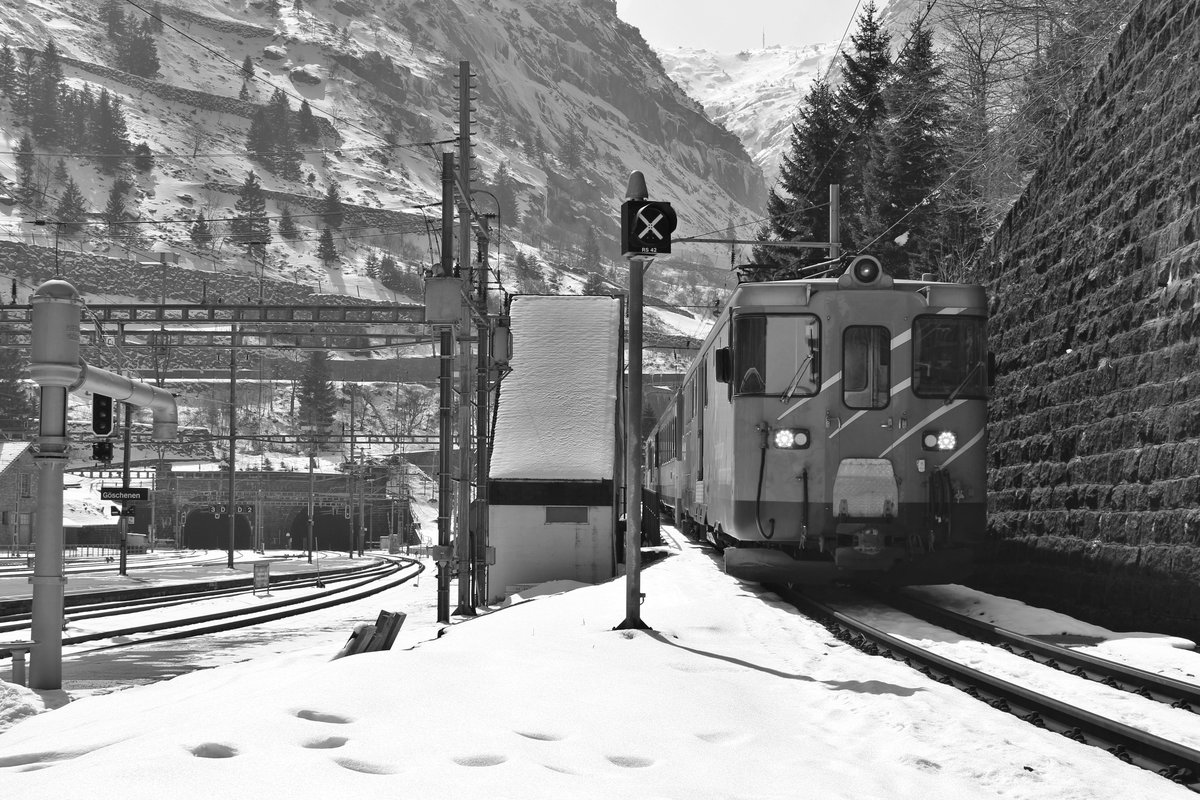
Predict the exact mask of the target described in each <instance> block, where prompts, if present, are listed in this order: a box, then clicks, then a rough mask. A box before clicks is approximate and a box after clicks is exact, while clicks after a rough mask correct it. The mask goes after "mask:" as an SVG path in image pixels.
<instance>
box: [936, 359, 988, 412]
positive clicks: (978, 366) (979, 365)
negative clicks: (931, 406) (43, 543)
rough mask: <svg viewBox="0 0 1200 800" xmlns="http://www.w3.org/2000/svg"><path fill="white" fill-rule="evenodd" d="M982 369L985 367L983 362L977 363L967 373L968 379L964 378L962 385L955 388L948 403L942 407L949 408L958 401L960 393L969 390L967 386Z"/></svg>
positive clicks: (947, 400)
mask: <svg viewBox="0 0 1200 800" xmlns="http://www.w3.org/2000/svg"><path fill="white" fill-rule="evenodd" d="M982 367H983V362H982V361H976V362H975V365H974V366H973V367H971V369H970V370H969V371H968V372H967V375H966V377H964V378H963V379H962V383H960V384H958V386H955V387H954V391H953V392H951V393H950V396H949V397H947V398H946V402H945V403H943V404H942V405H947V406H948V405H950V404H951V403H953V402H954V401H955V400H956V399H958V393H959V392H961V391H962V390H963V389H965V388H967V384H968V383H970V382H971V378H973V377H975V373H976V372H978V371H979V370H980V369H981V368H982Z"/></svg>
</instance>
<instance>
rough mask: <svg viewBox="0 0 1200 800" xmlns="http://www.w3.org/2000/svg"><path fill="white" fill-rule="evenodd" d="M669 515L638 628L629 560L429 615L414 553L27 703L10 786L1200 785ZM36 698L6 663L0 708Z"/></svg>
mask: <svg viewBox="0 0 1200 800" xmlns="http://www.w3.org/2000/svg"><path fill="white" fill-rule="evenodd" d="M666 530H667V531H668V533H670V534H672V535H674V536H676V540H677V544H676V546H675V547H674V548H672V551H671V554H670V555H668V556H667V557H666V558H664V559H663V560H662V561H660V562H659V563H656V564H654V565H652V566H650V567H649V568H647V569H646V570H645V572H644V573H643V576H642V582H641V588H642V590H643V591H644V592H645V593H646V600H645V604H644V605H643V606H642V609H641V615H642V619H643V620H644V621H645V622H646V623H647V624H649V625H650V626H652V628H653V629H652V630H649V631H615V630H613V627H614V626H615V625H617V624H619V623H620V622H621V621H622V620H623V619H624V596H625V582H624V580H623V579H618V580H616V581H612V582H609V583H606V584H602V585H599V586H580V585H577V584H568V583H556V584H546V585H544V586H542V587H539V588H538V589H535V590H533V591H532V592H531V593H530V595H529V596H527V597H524V598H517V602H514V603H512V604H511V605H509V606H507V607H504V608H501V609H496V610H494V611H493V612H492V613H488V614H485V615H482V616H481V617H479V618H474V619H459V618H455V623H454V624H453V625H451V626H442V625H439V624H437V622H436V611H435V608H436V598H435V583H434V581H433V580H432V576H431V575H427V576H426V578H425V579H424V580H423V581H422V582H421V583H420V584H419V585H411V584H410V585H408V586H406V587H404V588H401V589H396V590H392V591H390V592H389V593H387V594H385V595H379V596H377V597H376V598H371V599H370V600H368V601H363V607H362V608H361V609H360V610H359V611H358V612H356V611H355V610H354V609H351V610H341V611H337V612H332V611H331V612H323V613H326V614H330V613H333V614H340V615H341V620H340V621H339V620H336V619H333V620H331V619H329V618H316V619H313V620H308V621H307V622H306V623H304V625H305V626H307V627H308V629H309V630H308V632H307V633H304V632H303V630H302V627H301V626H300V624H299V623H296V622H288V621H281V622H280V623H272V625H275V626H280V627H276V628H272V629H268V630H261V631H248V632H245V633H242V634H236V635H237V636H240V637H241V639H242V640H243V645H244V646H243V647H231V648H225V647H218V646H217V643H216V642H210V643H209V644H208V645H205V644H204V643H201V642H197V643H194V644H192V645H190V646H191V647H192V648H193V649H194V666H196V667H198V668H200V667H209V666H215V665H216V664H217V663H220V662H223V661H231V660H237V659H245V658H247V657H250V656H254V658H253V660H248V661H241V663H225V664H224V665H222V666H219V667H218V668H214V669H201V670H200V671H196V672H192V673H190V674H186V675H182V676H180V677H176V678H173V679H171V680H167V681H162V682H159V683H154V684H149V685H145V686H139V687H134V688H129V689H126V690H124V691H118V692H115V693H112V694H106V695H101V696H89V697H84V698H82V699H78V700H76V701H75V702H71V703H69V704H67V705H65V706H63V707H61V708H58V709H57V710H54V711H49V712H46V713H41V714H38V715H36V716H33V717H32V718H29V719H26V720H24V721H22V722H20V723H18V724H16V725H15V726H13V727H12V728H11V729H9V730H8V732H6V733H4V734H2V735H0V786H2V787H3V788H4V789H5V790H6V791H5V794H6V796H36V795H42V796H49V795H52V794H58V795H61V796H69V797H79V796H85V795H86V796H87V797H89V798H95V800H107V799H108V798H113V800H116V798H121V800H136V799H137V798H156V800H158V798H161V797H163V796H169V797H172V798H180V799H184V798H210V797H212V796H214V793H223V794H229V795H232V794H234V793H237V794H239V795H243V796H256V797H267V798H270V797H289V798H318V797H327V796H331V795H334V794H336V795H337V796H342V795H347V796H353V797H356V798H375V797H378V798H385V797H386V798H395V797H438V798H458V797H464V798H465V797H471V798H481V797H486V798H518V797H519V798H556V799H557V798H565V797H570V798H613V797H622V798H688V800H695V798H756V800H760V799H761V798H797V797H821V798H856V799H857V798H889V800H891V799H892V798H909V797H922V798H988V797H995V798H1039V799H1040V798H1087V800H1096V798H1121V799H1122V800H1131V799H1133V798H1145V799H1146V800H1149V799H1150V798H1155V800H1159V799H1161V798H1171V797H1180V798H1183V797H1189V796H1191V793H1190V792H1188V791H1187V790H1186V789H1184V788H1183V787H1180V786H1177V785H1175V784H1172V783H1169V782H1167V781H1166V780H1165V779H1162V778H1159V777H1157V776H1155V775H1152V774H1150V773H1148V772H1145V771H1142V770H1139V769H1137V768H1135V767H1131V766H1128V765H1126V764H1124V763H1122V762H1120V761H1118V760H1117V759H1116V758H1114V757H1112V756H1110V755H1108V754H1106V753H1104V752H1102V751H1100V750H1097V749H1094V748H1090V747H1086V746H1083V745H1080V744H1078V743H1076V742H1073V741H1071V740H1068V739H1066V738H1064V737H1062V736H1059V735H1057V734H1053V733H1048V732H1045V731H1043V730H1039V729H1037V728H1034V727H1033V726H1031V725H1029V724H1027V723H1024V722H1021V721H1020V720H1017V719H1015V718H1014V717H1012V716H1010V715H1007V714H1004V713H1001V712H998V711H994V710H992V709H990V708H988V707H986V706H984V705H982V704H981V703H979V702H978V701H976V700H973V699H971V698H970V697H968V696H967V695H965V694H963V693H962V692H959V691H957V690H955V689H951V688H948V687H945V686H943V685H941V684H938V683H935V682H933V681H931V680H929V679H927V678H924V677H923V676H921V675H920V674H919V673H917V672H915V671H913V670H911V669H909V668H907V667H905V666H903V665H902V664H899V663H896V662H893V661H888V660H885V659H881V658H878V657H871V656H867V655H865V654H863V653H860V652H859V651H857V650H854V649H853V648H851V647H849V646H847V645H844V644H842V643H840V642H838V641H837V640H836V639H834V638H833V637H832V636H831V635H830V634H829V633H828V632H827V631H826V630H825V629H824V628H822V627H820V626H819V625H817V624H815V623H813V622H811V621H809V620H807V619H806V618H804V617H802V616H800V615H799V614H798V613H796V612H795V611H794V610H792V609H791V608H790V607H788V606H787V605H785V604H783V603H782V602H780V601H779V600H778V599H777V598H775V597H774V596H773V595H771V594H769V593H765V592H763V591H762V589H761V588H759V587H758V586H757V585H755V584H743V583H741V582H739V581H736V580H734V579H733V578H730V577H729V576H727V575H725V574H723V573H722V572H720V571H719V570H718V569H717V568H716V566H715V564H714V563H713V561H712V559H711V557H710V556H709V555H707V553H706V551H704V550H702V549H701V548H699V547H698V546H697V545H695V544H693V543H690V542H686V541H685V540H683V539H682V538H678V537H677V535H676V534H674V533H673V531H672V530H671V529H666ZM935 591H936V592H938V593H941V594H942V595H943V599H946V598H947V597H948V601H949V602H957V603H961V604H964V605H967V606H971V607H972V608H974V609H976V610H977V613H983V614H984V615H986V616H988V617H990V618H996V619H997V621H998V622H1002V623H1003V624H1006V625H1007V626H1008V627H1012V628H1014V629H1017V630H1022V629H1029V630H1033V629H1036V628H1038V627H1045V626H1047V625H1048V626H1049V628H1048V630H1052V631H1054V632H1066V633H1080V634H1085V635H1099V636H1101V637H1103V638H1105V639H1108V640H1110V645H1112V644H1120V643H1124V644H1125V645H1126V647H1125V648H1124V649H1123V652H1124V654H1125V657H1127V658H1130V659H1134V660H1141V661H1144V662H1158V663H1161V662H1166V661H1172V662H1174V661H1178V662H1179V663H1180V664H1182V665H1183V666H1181V669H1182V670H1184V671H1185V672H1187V671H1189V670H1190V672H1191V674H1192V676H1193V677H1192V680H1195V675H1196V670H1195V663H1196V658H1197V657H1196V654H1195V653H1192V652H1190V651H1188V650H1185V649H1181V648H1180V647H1179V645H1181V644H1185V643H1181V642H1179V641H1178V640H1171V639H1165V638H1162V637H1153V636H1148V635H1131V634H1115V633H1113V632H1111V631H1104V630H1103V629H1098V628H1096V627H1094V626H1091V625H1084V624H1082V623H1079V622H1076V621H1074V620H1071V619H1069V618H1064V617H1060V616H1057V615H1054V616H1050V615H1047V614H1045V613H1044V612H1041V611H1038V610H1036V609H1029V608H1027V607H1024V606H1020V605H1019V604H1012V603H1010V602H1006V601H998V600H996V599H994V598H989V597H987V596H986V595H979V594H978V593H971V592H967V591H966V590H961V589H957V588H954V587H950V588H941V589H937V590H935ZM521 600H525V602H521ZM381 607H382V608H386V609H389V610H402V611H405V612H406V613H407V614H408V619H407V621H406V623H405V626H404V628H403V630H402V631H401V634H400V637H399V639H398V640H397V642H396V645H395V647H394V648H393V649H392V650H391V651H388V652H383V653H370V654H363V655H356V656H351V657H349V658H345V659H340V660H336V661H331V660H330V658H331V656H332V654H333V653H334V652H336V650H337V648H338V646H339V645H340V644H341V643H342V642H343V641H344V640H345V637H346V633H347V631H348V630H349V627H350V626H351V624H352V623H353V622H355V621H359V618H358V617H356V616H355V614H356V613H360V614H362V615H363V616H362V618H373V617H374V612H375V611H377V610H378V609H379V608H381ZM331 623H332V624H331ZM270 631H274V632H275V635H272V634H271V633H270ZM1034 632H1036V631H1034ZM1043 632H1044V631H1043ZM913 633H914V635H919V633H920V632H919V631H914V632H913ZM442 634H444V635H442ZM234 636H235V634H228V635H226V638H227V639H229V638H231V637H234ZM1131 642H1135V643H1137V645H1138V647H1137V648H1131V647H1129V646H1128V645H1129V644H1130V643H1131ZM226 643H227V644H228V643H229V642H226ZM160 647H161V646H160ZM123 657H124V658H129V659H133V658H137V657H138V656H137V655H136V654H134V653H128V654H126V655H125V656H123ZM142 657H143V658H153V657H154V654H153V653H152V652H149V653H144V654H142ZM175 657H178V653H176V654H175ZM1188 665H1190V666H1188ZM47 694H48V695H54V694H55V693H47ZM63 699H65V698H63V697H53V696H52V697H47V698H45V700H47V701H50V702H51V704H53V703H54V702H59V701H61V700H63ZM42 702H43V698H39V697H38V696H37V695H36V694H35V693H33V692H30V691H28V690H25V689H21V688H19V687H13V686H10V685H7V684H0V715H5V716H11V715H19V714H27V713H30V711H31V710H35V708H36V707H37V706H39V704H41V703H42ZM1177 713H1178V714H1180V715H1181V717H1180V718H1181V719H1185V718H1186V719H1187V720H1188V723H1187V724H1190V725H1194V724H1195V723H1194V717H1192V716H1191V715H1187V714H1186V712H1182V711H1179V712H1177ZM81 792H83V793H84V794H81Z"/></svg>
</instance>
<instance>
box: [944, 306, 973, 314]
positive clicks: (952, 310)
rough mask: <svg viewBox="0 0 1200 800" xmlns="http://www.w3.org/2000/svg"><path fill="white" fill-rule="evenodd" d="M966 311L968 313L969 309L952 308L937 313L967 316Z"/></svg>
mask: <svg viewBox="0 0 1200 800" xmlns="http://www.w3.org/2000/svg"><path fill="white" fill-rule="evenodd" d="M966 311H967V309H965V308H958V307H957V306H952V307H950V308H939V309H938V311H937V313H939V314H965V313H966Z"/></svg>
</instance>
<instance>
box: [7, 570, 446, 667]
mask: <svg viewBox="0 0 1200 800" xmlns="http://www.w3.org/2000/svg"><path fill="white" fill-rule="evenodd" d="M423 570H424V565H422V564H421V563H420V562H418V561H414V560H412V559H406V558H395V557H385V558H381V559H376V560H374V561H373V562H372V563H371V564H370V565H368V566H364V567H359V568H356V569H352V570H341V571H336V572H330V571H325V572H323V573H322V574H321V575H320V576H319V577H318V576H316V575H303V576H295V577H291V576H287V577H284V578H283V579H282V580H279V579H273V580H272V581H271V589H273V590H279V589H293V588H306V587H308V586H312V587H315V588H318V589H319V590H318V591H316V592H309V593H306V594H304V595H302V596H297V597H292V598H285V599H280V600H273V601H269V602H265V603H259V604H256V605H254V606H239V607H235V608H226V609H221V610H216V611H211V612H208V613H199V614H196V613H192V614H182V615H180V616H173V617H171V618H169V619H163V618H162V616H161V614H158V615H155V618H154V619H150V620H145V621H142V622H138V623H131V624H126V625H121V626H114V627H109V626H104V628H103V629H102V630H94V631H89V632H87V633H80V634H76V635H72V636H65V637H63V641H62V643H63V647H64V648H70V651H69V652H66V653H64V657H65V658H71V657H78V656H82V655H86V654H88V653H93V652H97V651H99V650H111V649H115V648H121V647H131V646H134V645H138V644H146V643H149V642H155V641H167V640H171V639H181V638H186V637H191V636H200V635H204V634H209V633H219V632H223V631H228V630H233V629H236V628H244V627H248V626H251V625H259V624H262V623H265V622H271V621H274V620H278V619H284V618H286V617H291V616H297V615H300V614H305V613H308V612H311V611H316V610H319V609H324V608H330V607H332V606H336V605H341V604H343V603H349V602H352V601H354V600H359V599H361V598H364V597H369V596H370V595H373V594H377V593H379V592H382V591H384V590H386V589H390V588H392V587H393V586H398V585H399V584H401V583H404V582H405V581H408V580H411V579H412V578H414V577H416V576H417V575H419V574H420V573H421V572H422V571H423ZM184 588H190V589H193V591H185V592H181V593H177V594H174V595H171V596H170V597H166V598H164V597H161V596H157V597H143V598H141V599H140V600H134V601H129V600H121V601H106V602H100V603H95V604H90V605H89V604H81V605H77V606H72V607H71V608H69V609H68V614H69V622H71V623H77V622H80V621H83V620H96V619H107V618H111V617H115V616H123V615H126V614H137V613H140V612H146V611H162V610H163V609H164V608H166V607H180V608H186V607H188V606H192V605H194V604H196V603H198V602H203V601H207V600H220V599H222V598H228V597H230V596H233V595H245V593H246V582H245V581H240V582H239V585H237V586H228V585H226V586H221V587H214V588H208V589H205V590H200V591H194V587H184ZM28 627H29V622H28V617H27V616H26V617H25V619H24V621H23V624H22V621H19V620H12V621H9V622H6V623H4V624H3V625H0V633H2V632H7V631H13V630H27V629H28ZM117 637H120V638H121V641H120V642H112V643H109V644H105V645H103V646H100V647H92V648H85V649H76V648H77V647H78V646H79V645H86V644H88V643H90V642H98V641H104V640H109V639H114V638H117ZM8 655H9V654H8V653H7V652H0V658H2V657H7V656H8Z"/></svg>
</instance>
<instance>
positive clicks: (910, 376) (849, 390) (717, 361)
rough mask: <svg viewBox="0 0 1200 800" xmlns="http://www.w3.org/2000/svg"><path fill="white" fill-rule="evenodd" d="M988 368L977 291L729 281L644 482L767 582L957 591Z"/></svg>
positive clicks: (979, 504) (974, 531) (879, 272)
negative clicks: (732, 284)
mask: <svg viewBox="0 0 1200 800" xmlns="http://www.w3.org/2000/svg"><path fill="white" fill-rule="evenodd" d="M994 372H995V361H994V358H993V356H992V354H991V353H990V351H989V350H988V344H987V299H986V293H985V291H984V288H983V287H982V286H979V285H976V284H967V283H950V282H941V281H936V280H934V279H933V276H930V275H924V276H922V279H921V280H906V279H894V278H893V277H892V276H891V275H889V274H888V272H887V271H886V270H885V269H884V268H883V265H882V264H881V263H880V261H879V259H877V258H875V257H873V256H870V255H861V256H858V257H857V258H854V259H853V260H852V261H850V263H849V264H848V266H847V267H846V269H845V271H844V272H843V273H842V274H841V275H838V276H836V277H833V276H831V277H822V278H813V279H796V280H779V281H767V282H757V283H741V284H739V285H738V287H737V288H736V289H735V290H734V291H733V293H732V295H731V296H730V298H729V301H728V302H727V303H726V305H725V307H724V309H723V310H722V311H721V313H720V315H719V316H718V318H717V319H716V321H715V323H714V325H713V327H712V330H711V331H710V333H709V334H708V336H707V338H706V339H705V341H704V343H703V345H702V346H701V348H700V350H699V353H698V354H697V356H696V357H695V358H694V359H693V361H692V363H691V365H690V366H689V368H688V370H687V372H686V373H685V374H684V376H683V380H682V383H681V385H680V387H679V389H678V391H677V392H676V393H675V394H674V396H673V397H672V398H671V400H670V401H669V402H668V403H666V405H665V409H664V410H663V412H662V413H661V414H660V415H659V416H658V418H657V419H656V420H655V424H654V426H653V428H652V429H651V431H650V433H649V435H648V436H647V437H646V438H645V440H644V443H643V450H642V457H643V459H644V464H643V476H644V478H643V480H644V490H645V491H646V492H647V493H648V494H649V495H650V496H651V497H652V498H657V501H658V503H659V505H660V508H661V509H662V510H663V512H664V513H666V514H669V515H671V516H672V517H673V518H674V520H675V522H676V524H677V525H678V526H679V527H680V529H681V530H682V531H683V532H684V533H685V534H688V535H689V536H692V537H693V538H696V539H703V540H707V542H708V543H710V544H711V545H713V546H714V547H715V548H716V549H717V550H718V551H720V552H721V553H722V554H723V557H724V566H725V570H726V571H727V572H728V573H729V574H731V575H734V576H736V577H738V578H743V579H746V580H750V581H758V582H764V583H772V582H775V583H786V584H793V585H821V584H834V583H848V584H855V583H871V584H884V585H909V584H936V583H953V582H960V581H962V580H964V579H965V578H966V577H967V576H969V575H970V573H971V571H972V570H973V568H974V565H975V563H976V561H977V559H978V558H979V557H980V555H981V552H982V546H983V544H984V540H985V535H986V533H985V532H986V510H987V509H986V506H987V486H986V481H987V476H986V468H987V462H986V454H987V428H986V423H987V400H988V393H989V391H990V390H991V386H992V383H993V380H994V378H993V376H994Z"/></svg>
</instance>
